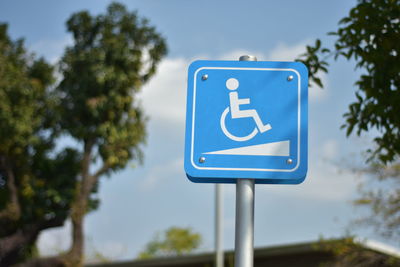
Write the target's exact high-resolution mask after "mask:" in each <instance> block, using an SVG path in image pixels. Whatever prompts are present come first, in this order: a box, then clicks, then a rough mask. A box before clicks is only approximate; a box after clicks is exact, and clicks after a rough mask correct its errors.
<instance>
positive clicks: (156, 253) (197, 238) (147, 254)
mask: <svg viewBox="0 0 400 267" xmlns="http://www.w3.org/2000/svg"><path fill="white" fill-rule="evenodd" d="M200 243H201V235H200V234H199V233H196V232H194V231H193V230H192V229H190V228H181V227H170V228H168V229H167V230H165V232H163V233H162V234H161V235H160V234H157V235H156V236H155V237H154V238H153V240H151V241H150V242H149V243H148V244H147V245H146V248H145V249H144V251H142V252H141V253H140V254H139V256H138V258H139V259H149V258H154V257H163V256H179V255H183V254H187V253H190V252H192V251H193V250H195V249H197V248H198V247H199V245H200Z"/></svg>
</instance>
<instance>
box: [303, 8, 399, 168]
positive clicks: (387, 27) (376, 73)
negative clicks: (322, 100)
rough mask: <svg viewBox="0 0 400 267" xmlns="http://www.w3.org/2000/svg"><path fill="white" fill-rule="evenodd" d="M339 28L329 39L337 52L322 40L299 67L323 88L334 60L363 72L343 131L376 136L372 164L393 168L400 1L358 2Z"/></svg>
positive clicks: (396, 140)
mask: <svg viewBox="0 0 400 267" xmlns="http://www.w3.org/2000/svg"><path fill="white" fill-rule="evenodd" d="M339 25H340V27H339V29H338V30H337V31H334V32H331V33H329V35H331V36H333V37H335V38H336V41H335V42H334V47H333V48H327V47H323V46H322V44H321V41H320V40H319V39H317V40H316V42H315V45H314V46H307V53H305V54H304V55H302V56H301V57H300V59H299V61H302V62H303V63H305V64H306V65H307V66H308V68H309V72H310V80H312V81H314V82H316V83H317V84H319V85H320V86H322V83H321V80H320V78H319V77H318V72H319V71H322V72H328V69H327V66H328V65H329V63H328V59H330V58H331V57H333V58H334V60H338V59H340V58H343V59H345V60H349V61H351V62H354V63H355V68H356V69H361V70H362V72H363V74H362V75H361V76H360V77H359V79H358V81H357V82H356V83H355V86H356V92H355V95H356V101H355V102H354V103H352V104H350V106H349V110H348V111H347V112H346V113H345V114H344V118H345V119H346V122H345V124H344V125H343V128H345V129H346V131H347V135H350V134H352V133H353V132H354V131H355V132H356V134H357V135H360V134H361V133H363V132H368V131H371V130H377V132H378V135H377V137H375V139H374V141H375V146H376V148H371V149H370V151H371V152H372V154H371V158H376V159H378V160H379V161H381V162H382V163H389V162H393V161H395V160H396V159H398V157H399V154H400V116H399V114H400V105H399V103H400V90H399V88H400V64H399V60H400V1H399V0H359V1H358V4H357V5H356V6H355V7H354V8H352V9H351V10H350V12H349V15H348V16H346V17H344V18H343V19H342V20H341V21H340V22H339Z"/></svg>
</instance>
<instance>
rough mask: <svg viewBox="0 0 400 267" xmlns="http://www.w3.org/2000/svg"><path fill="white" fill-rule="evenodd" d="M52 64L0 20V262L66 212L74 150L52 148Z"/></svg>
mask: <svg viewBox="0 0 400 267" xmlns="http://www.w3.org/2000/svg"><path fill="white" fill-rule="evenodd" d="M53 82H54V78H53V67H52V66H50V65H49V64H48V63H46V62H45V60H43V59H36V58H35V57H34V55H32V54H30V53H28V52H27V51H26V49H25V47H24V41H23V40H22V39H20V40H17V41H13V40H11V39H10V38H9V36H8V34H7V25H6V24H0V125H1V127H0V265H1V266H9V265H11V264H15V263H17V262H18V261H20V260H24V259H25V258H26V257H28V256H29V255H30V254H31V253H32V251H34V244H35V241H36V239H37V237H38V235H39V233H40V231H42V230H45V229H48V228H51V227H57V226H61V225H62V224H63V222H64V221H65V219H66V218H67V216H68V211H69V206H70V203H71V200H72V195H73V189H74V183H75V180H74V177H75V176H76V175H77V173H78V166H77V165H76V162H77V154H76V153H75V151H73V150H71V149H64V150H62V151H59V152H57V151H55V150H54V142H55V138H56V137H57V130H56V128H55V127H54V126H55V121H56V116H55V113H54V112H52V111H53V107H54V104H55V97H54V95H53V94H52V92H51V90H50V89H51V88H50V86H51V85H52V84H53Z"/></svg>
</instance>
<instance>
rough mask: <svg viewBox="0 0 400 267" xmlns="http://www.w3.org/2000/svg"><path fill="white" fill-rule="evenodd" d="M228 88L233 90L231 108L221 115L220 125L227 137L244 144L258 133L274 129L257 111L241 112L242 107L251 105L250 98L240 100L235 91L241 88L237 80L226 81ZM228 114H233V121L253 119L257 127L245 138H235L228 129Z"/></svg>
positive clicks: (230, 101)
mask: <svg viewBox="0 0 400 267" xmlns="http://www.w3.org/2000/svg"><path fill="white" fill-rule="evenodd" d="M226 87H227V88H228V89H229V90H231V92H229V104H230V105H229V107H227V108H225V110H224V111H223V112H222V114H221V119H220V125H221V130H222V132H223V133H224V134H225V136H226V137H228V138H229V139H231V140H233V141H237V142H243V141H248V140H250V139H252V138H253V137H254V136H256V135H257V133H258V132H260V133H264V132H266V131H269V130H271V129H272V127H271V125H270V124H265V125H264V124H263V122H262V121H261V119H260V116H259V115H258V112H257V111H256V110H255V109H248V110H240V106H241V105H246V104H250V98H242V99H239V96H238V93H237V91H235V90H236V89H237V88H238V87H239V81H238V80H237V79H235V78H230V79H228V80H227V81H226ZM228 113H230V114H231V118H232V119H239V118H253V119H254V122H255V123H256V126H255V127H254V129H253V130H252V131H251V133H250V134H248V135H245V136H235V135H233V134H231V133H230V132H229V131H228V129H227V128H226V122H225V121H226V117H227V115H228Z"/></svg>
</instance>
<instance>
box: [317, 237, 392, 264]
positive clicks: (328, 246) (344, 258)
mask: <svg viewBox="0 0 400 267" xmlns="http://www.w3.org/2000/svg"><path fill="white" fill-rule="evenodd" d="M316 249H318V250H323V251H328V252H331V253H333V255H334V259H333V260H332V261H330V262H325V263H323V264H322V265H321V267H358V266H359V267H375V266H380V267H395V266H399V264H400V261H399V259H398V258H395V257H392V256H389V255H386V254H382V253H378V252H377V251H374V250H372V249H369V248H368V247H365V246H364V245H363V244H362V243H359V242H357V241H356V240H355V238H354V237H346V238H343V239H336V240H320V242H319V243H318V244H317V245H316Z"/></svg>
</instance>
